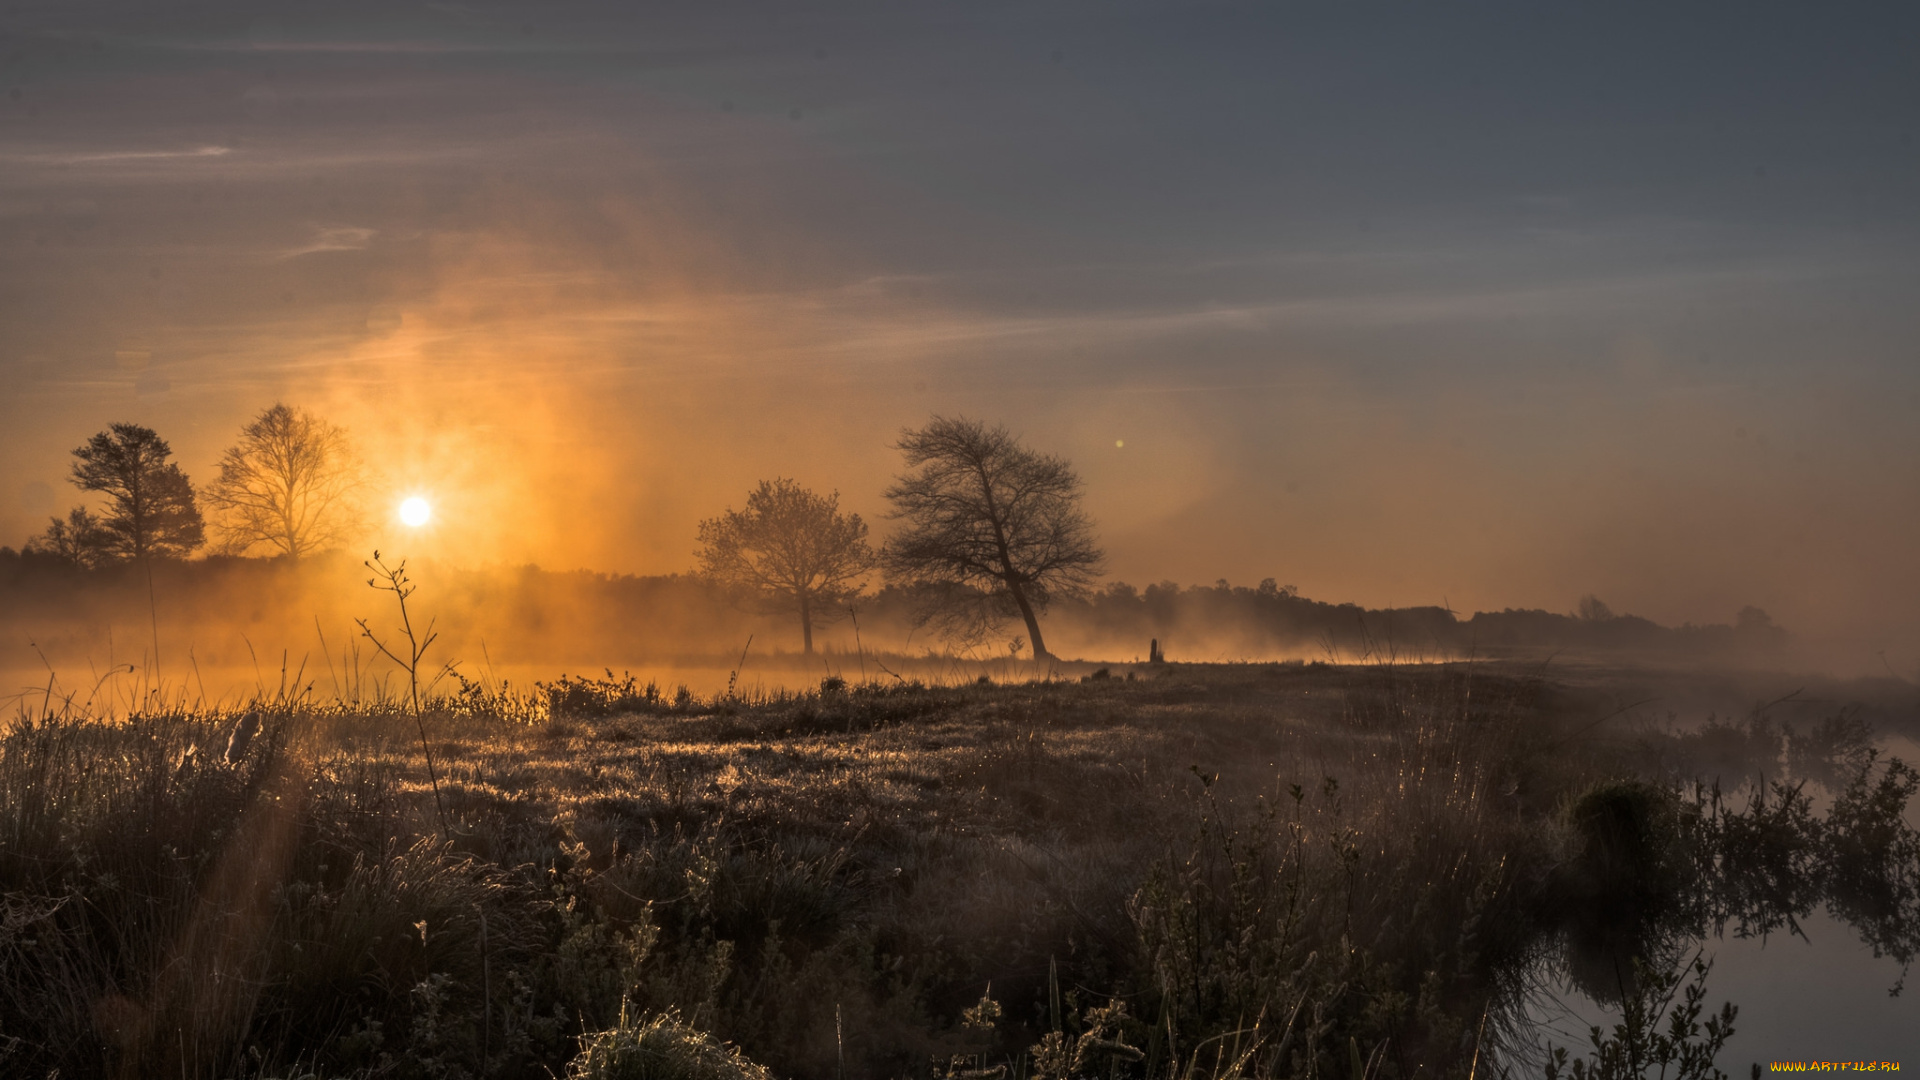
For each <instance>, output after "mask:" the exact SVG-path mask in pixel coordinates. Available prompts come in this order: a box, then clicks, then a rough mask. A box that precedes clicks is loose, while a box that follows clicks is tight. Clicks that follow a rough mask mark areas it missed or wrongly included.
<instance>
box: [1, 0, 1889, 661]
mask: <svg viewBox="0 0 1920 1080" xmlns="http://www.w3.org/2000/svg"><path fill="white" fill-rule="evenodd" d="M0 32H3V33H4V35H5V46H4V49H5V55H6V57H7V59H6V67H5V73H6V74H5V80H4V86H3V87H0V91H3V92H0V235H4V238H5V243H4V245H0V315H3V316H4V317H3V318H0V386H4V388H5V392H4V393H0V476H4V481H5V488H4V490H0V544H6V545H10V546H14V547H18V546H19V545H21V544H22V543H24V542H25V541H26V540H27V539H28V538H29V537H30V536H31V535H33V534H34V533H36V532H39V531H40V530H42V529H44V528H45V527H46V525H47V521H48V518H49V517H50V516H51V515H55V514H64V513H65V512H66V511H67V509H68V507H70V506H72V505H76V504H77V503H79V502H81V501H82V499H81V496H80V495H79V494H78V493H77V492H76V491H75V490H74V489H73V487H72V486H71V485H70V484H69V483H68V482H67V475H68V471H69V467H70V464H71V458H70V451H71V450H72V449H73V448H74V447H76V446H78V445H80V444H81V443H82V442H83V441H84V440H86V439H87V438H88V437H89V436H91V435H92V434H93V433H94V432H96V431H100V430H102V429H104V428H105V427H106V426H107V425H108V424H110V423H113V422H117V421H129V422H134V423H138V424H142V425H145V426H148V427H151V428H153V429H154V430H156V431H157V432H159V433H160V434H161V435H162V436H164V437H165V438H167V439H168V440H170V442H171V444H172V447H173V450H174V452H175V456H176V460H178V461H179V462H180V464H181V466H182V468H183V469H184V470H185V471H186V473H187V474H188V475H189V476H190V477H191V479H192V480H193V481H194V483H195V484H196V485H202V486H204V485H205V484H206V483H208V482H209V481H211V480H212V479H213V478H214V477H215V476H216V474H217V463H218V461H219V458H220V454H221V452H222V451H223V449H225V448H226V447H227V446H229V445H230V444H231V443H232V442H233V440H234V438H235V436H236V434H237V432H238V431H239V429H240V427H241V425H242V424H244V423H246V422H247V421H248V420H249V419H250V418H251V417H253V416H254V415H256V414H258V413H259V412H260V411H261V410H262V409H264V408H266V407H267V406H269V405H271V404H273V403H274V402H276V401H282V400H284V401H286V402H288V403H289V404H292V405H297V406H299V407H302V408H305V409H309V410H312V411H313V412H314V413H315V414H317V415H319V416H322V417H324V418H326V419H328V420H330V421H332V422H334V423H338V424H340V425H341V426H343V427H344V428H345V429H346V430H347V432H348V433H349V435H350V436H351V438H352V439H353V441H354V444H355V445H356V446H357V447H358V449H359V452H360V453H361V455H362V456H363V457H364V458H365V460H366V462H367V464H368V467H369V469H368V475H369V476H370V477H371V478H372V479H371V482H372V484H373V487H374V488H375V489H376V490H372V491H370V492H369V495H368V498H369V500H370V501H369V503H368V505H369V506H371V507H378V508H381V509H380V512H378V513H370V514H368V515H367V525H366V535H365V536H364V537H363V538H362V543H361V545H360V546H361V547H364V548H366V549H368V550H371V549H373V548H375V547H378V548H381V549H382V550H386V551H399V550H400V548H402V547H407V548H408V550H407V551H405V552H402V554H408V555H412V556H414V557H416V558H422V557H433V558H436V559H442V560H446V561H448V562H449V563H450V564H451V565H458V566H463V567H481V566H495V567H513V566H520V565H524V564H528V563H535V564H539V565H540V566H543V567H546V568H549V569H573V568H586V569H592V570H598V571H606V572H618V573H634V574H667V573H677V572H686V571H689V570H691V569H692V568H693V565H694V556H693V553H694V550H695V529H696V526H697V523H698V522H699V521H701V520H702V519H704V518H707V517H710V516H712V515H715V514H718V513H720V512H721V511H723V510H724V509H726V508H727V507H729V506H737V505H738V504H739V502H740V500H741V498H742V497H743V495H744V493H745V492H747V491H748V490H749V489H750V488H751V487H752V485H754V484H755V483H757V482H758V481H760V480H762V479H767V478H771V477H775V476H790V477H792V478H794V479H795V480H796V481H798V482H799V483H801V484H803V485H805V486H806V487H808V488H810V489H813V490H817V491H822V492H826V491H838V492H839V493H840V499H841V506H842V507H843V508H844V509H846V510H849V511H853V512H858V513H860V514H862V515H863V517H864V518H865V519H866V520H867V521H868V522H870V523H871V524H872V525H873V528H874V537H875V540H876V542H878V541H880V540H882V539H884V537H885V535H886V534H887V532H888V530H889V529H891V528H893V527H894V526H893V524H892V522H891V521H890V520H889V519H888V518H887V517H886V513H887V510H888V507H887V505H886V503H885V502H884V500H883V499H882V497H881V492H882V491H883V490H884V489H885V487H886V485H887V484H888V483H889V481H890V479H891V478H892V476H893V475H894V474H895V473H897V472H898V471H899V468H900V459H899V455H898V453H897V452H895V451H894V450H893V449H891V445H890V444H891V443H892V442H893V441H894V440H895V439H896V438H897V437H898V435H899V432H900V431H901V429H902V428H903V427H907V426H910V425H914V424H919V423H922V422H924V421H925V420H926V419H927V418H928V417H929V416H931V415H934V414H936V413H937V414H945V415H966V416H972V417H978V418H982V419H985V420H988V421H992V422H998V423H1004V424H1006V425H1007V426H1008V427H1009V428H1010V429H1011V430H1013V431H1014V432H1016V433H1018V434H1019V435H1020V436H1021V437H1022V438H1023V439H1024V440H1025V441H1026V442H1027V443H1029V444H1030V445H1032V446H1033V447H1035V448H1036V449H1038V450H1041V451H1043V452H1047V453H1052V454H1057V455H1060V456H1062V457H1065V458H1066V459H1068V460H1069V461H1070V462H1071V463H1072V464H1073V466H1074V467H1075V468H1076V469H1077V470H1078V472H1079V473H1080V475H1081V477H1082V478H1083V480H1084V482H1085V508H1086V510H1087V512H1088V514H1089V515H1090V517H1091V518H1092V519H1093V521H1094V522H1095V524H1096V526H1097V529H1098V536H1099V540H1100V543H1101V545H1102V546H1103V547H1104V549H1105V551H1106V553H1107V563H1106V579H1107V580H1120V581H1127V582H1131V583H1134V584H1136V585H1140V586H1145V585H1147V584H1151V583H1154V582H1159V581H1174V582H1180V583H1188V584H1191V583H1211V582H1213V581H1215V580H1216V579H1222V578H1224V579H1227V580H1229V581H1231V582H1233V583H1235V584H1245V585H1252V584H1254V583H1256V582H1258V581H1259V580H1261V579H1263V578H1268V577H1272V578H1276V579H1278V581H1280V582H1281V583H1283V584H1292V585H1296V586H1298V588H1299V589H1300V591H1301V593H1302V595H1306V596H1310V597H1314V598H1319V599H1326V600H1331V601H1352V602H1356V603H1361V604H1366V605H1373V606H1385V605H1401V606H1406V605H1429V604H1430V605H1446V606H1450V607H1451V608H1452V609H1454V610H1456V611H1459V612H1461V613H1462V614H1463V615H1464V614H1466V613H1470V612H1472V611H1475V610H1499V609H1502V608H1507V607H1530V608H1544V609H1548V610H1551V611H1556V612H1566V611H1569V610H1571V609H1572V608H1573V607H1574V605H1575V604H1577V603H1578V601H1579V598H1580V597H1582V596H1584V595H1588V594H1594V595H1598V596H1599V597H1601V598H1603V599H1604V600H1605V601H1607V603H1609V604H1610V605H1611V606H1612V608H1613V609H1614V610H1616V611H1621V612H1632V613H1635V614H1640V615H1644V616H1646V617H1648V618H1652V619H1655V620H1658V621H1660V622H1662V623H1666V624H1670V625H1677V624H1680V623H1684V622H1694V623H1725V622H1729V621H1731V620H1732V619H1733V618H1734V617H1735V614H1736V613H1737V612H1738V611H1740V610H1741V609H1742V608H1744V607H1746V606H1748V605H1753V606H1757V607H1759V608H1763V609H1765V610H1766V611H1767V612H1768V613H1770V614H1771V615H1772V617H1773V618H1774V620H1775V621H1776V622H1777V623H1779V624H1780V625H1783V626H1786V627H1789V628H1791V629H1792V630H1794V631H1795V632H1796V633H1798V634H1801V635H1803V636H1805V637H1807V638H1809V639H1812V638H1818V639H1821V640H1823V641H1828V642H1831V643H1832V646H1833V649H1834V650H1835V652H1836V655H1843V656H1844V657H1845V658H1846V662H1847V663H1848V664H1851V665H1853V666H1855V667H1859V668H1871V669H1874V670H1880V669H1881V668H1882V667H1883V666H1887V665H1890V666H1891V667H1893V668H1895V669H1897V670H1900V671H1902V672H1905V673H1911V672H1912V670H1913V669H1914V668H1915V667H1916V665H1920V636H1916V622H1915V617H1914V614H1913V605H1912V604H1911V603H1910V598H1911V597H1913V596H1915V595H1916V594H1920V563H1916V560H1915V559H1914V558H1913V552H1914V551H1915V550H1916V549H1920V363H1916V359H1915V358H1916V336H1915V330H1916V319H1920V315H1917V314H1916V312H1917V311H1920V309H1917V308H1916V307H1915V305H1914V304H1913V302H1912V297H1913V296H1914V295H1915V294H1916V285H1920V261H1917V260H1916V255H1917V254H1920V244H1917V243H1916V239H1917V238H1916V230H1915V225H1916V216H1915V211H1914V203H1913V192H1914V191H1916V190H1920V139H1917V138H1916V134H1915V124H1916V120H1915V117H1914V112H1913V110H1912V108H1911V103H1912V102H1913V101H1914V100H1917V99H1920V65H1915V64H1913V63H1912V57H1911V53H1910V49H1911V42H1912V41H1914V40H1915V39H1916V37H1915V35H1916V34H1920V10H1917V9H1915V8H1913V7H1912V6H1911V5H1893V4H1886V5H1875V6H1870V7H1862V8H1858V9H1854V10H1852V11H1850V12H1849V13H1848V14H1846V15H1845V16H1844V17H1843V16H1841V15H1840V14H1839V13H1837V12H1834V11H1832V10H1830V9H1822V8H1815V7H1791V6H1776V5H1761V6H1756V7H1742V8H1740V9H1739V11H1738V13H1737V17H1734V15H1733V14H1731V13H1730V12H1729V11H1726V10H1719V9H1715V10H1709V9H1706V8H1700V9H1689V8H1674V7H1672V6H1670V5H1651V4H1606V5H1586V6H1575V7H1568V6H1564V5H1546V6H1542V5H1533V4H1507V5H1488V6H1479V7H1475V8H1473V9H1472V10H1471V11H1465V10H1462V9H1458V8H1456V7H1454V6H1450V5H1441V6H1417V7H1409V6H1405V5H1375V4H1338V5H1330V4H1322V5H1261V4H1224V3H1223V4H1199V5H1192V4H1157V3H1141V4H1123V5H1111V4H1090V3H1065V4H1049V5H1043V6H1034V5H1028V4H993V3H989V4H969V5H963V6H954V7H940V6H927V5H918V4H878V3H837V4H824V5H806V4H803V5H791V4H771V3H769V4H756V3H716V4H698V5H673V6H666V5H617V4H559V5H530V4H519V5H516V4H481V5H425V6H416V7H409V8H405V9H395V8H393V7H391V6H389V5H382V4H357V5H356V4H344V5H324V6H313V5H277V6H276V5H260V4H251V3H250V4H244V5H242V4H238V3H232V4H228V3H221V2H219V0H215V2H212V3H207V4H199V5H193V6H191V7H174V6H170V5H163V6H159V7H154V6H150V5H133V4H125V5H116V4H90V5H78V6H66V5H42V6H38V7H32V8H16V9H13V10H12V11H10V12H9V13H7V14H5V15H0ZM428 483H431V484H432V485H433V486H434V489H435V491H436V496H435V506H434V516H435V517H436V519H438V520H442V521H451V520H457V521H459V522H460V528H459V529H458V530H414V529H409V528H407V526H418V525H419V524H421V521H417V520H415V517H416V515H415V514H414V513H411V512H409V511H408V510H406V509H405V508H404V507H403V508H402V509H401V510H400V511H399V513H398V515H396V514H395V513H394V512H393V511H391V510H388V509H385V508H388V507H394V506H397V505H400V503H399V500H400V499H401V498H403V497H405V496H406V494H407V493H408V492H410V491H414V490H419V489H420V488H421V487H422V486H424V485H426V484H428ZM423 520H424V519H423ZM363 555H364V553H362V556H363ZM1883 657H1884V658H1883Z"/></svg>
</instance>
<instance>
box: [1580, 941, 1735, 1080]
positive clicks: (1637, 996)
mask: <svg viewBox="0 0 1920 1080" xmlns="http://www.w3.org/2000/svg"><path fill="white" fill-rule="evenodd" d="M1711 966H1712V965H1711V964H1709V963H1707V962H1706V961H1705V960H1703V959H1701V958H1700V957H1698V956H1695V957H1694V959H1693V963H1692V964H1691V965H1690V967H1691V970H1692V974H1693V978H1692V980H1691V981H1689V982H1688V983H1687V985H1686V988H1685V990H1684V991H1682V990H1681V985H1680V983H1681V979H1682V975H1683V972H1685V971H1686V970H1687V969H1688V967H1689V965H1667V966H1665V967H1651V966H1648V965H1646V964H1643V963H1641V962H1640V961H1638V960H1636V961H1634V964H1633V972H1632V976H1631V981H1632V982H1633V983H1634V984H1636V989H1635V990H1634V991H1633V992H1632V993H1630V994H1628V995H1626V998H1625V1000H1624V1001H1623V1003H1622V1008H1621V1015H1620V1022H1619V1023H1617V1024H1615V1025H1614V1026H1613V1030H1612V1031H1610V1032H1609V1031H1603V1030H1602V1029H1601V1028H1600V1027H1599V1026H1598V1025H1595V1026H1594V1027H1593V1028H1591V1029H1590V1030H1589V1032H1588V1041H1589V1042H1590V1043H1591V1044H1592V1047H1593V1050H1592V1053H1591V1055H1590V1056H1589V1057H1587V1058H1585V1059H1576V1060H1574V1061H1572V1062H1571V1063H1569V1062H1568V1060H1567V1051H1566V1048H1565V1047H1560V1046H1555V1047H1552V1048H1551V1049H1550V1050H1549V1051H1548V1056H1547V1065H1546V1070H1545V1075H1546V1080H1560V1077H1562V1076H1565V1077H1568V1078H1569V1080H1616V1078H1618V1080H1625V1078H1627V1077H1635V1078H1638V1077H1643V1076H1645V1075H1647V1073H1648V1071H1649V1070H1651V1069H1654V1068H1655V1067H1656V1066H1657V1067H1658V1069H1659V1072H1658V1073H1657V1074H1656V1075H1658V1076H1661V1077H1663V1078H1664V1077H1667V1076H1669V1075H1671V1076H1672V1078H1673V1080H1727V1074H1726V1073H1723V1072H1721V1071H1720V1070H1719V1069H1716V1068H1714V1064H1713V1063H1714V1059H1715V1058H1716V1057H1718V1056H1719V1054H1720V1050H1721V1048H1722V1047H1724V1046H1725V1045H1726V1043H1727V1040H1728V1039H1729V1038H1731V1037H1732V1036H1733V1021H1734V1017H1735V1016H1737V1015H1738V1014H1739V1011H1740V1010H1738V1009H1736V1008H1734V1006H1733V1005H1732V1004H1723V1005H1721V1006H1720V1012H1719V1013H1718V1014H1711V1013H1710V1014H1708V1016H1707V1019H1706V1022H1705V1023H1704V1024H1703V1023H1701V1021H1700V1013H1701V1012H1702V1005H1703V1003H1704V1001H1705V999H1706V996H1707V971H1708V969H1709V968H1710V967H1711ZM1676 992H1680V993H1682V1000H1681V1001H1679V1002H1677V1003H1676V1002H1675V1001H1674V994H1675V993H1676ZM1754 1069H1755V1072H1756V1074H1757V1072H1758V1070H1759V1066H1758V1065H1756V1066H1754ZM1669 1070H1671V1072H1669Z"/></svg>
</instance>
